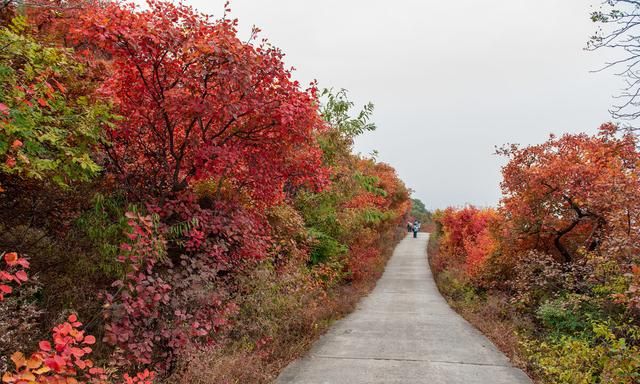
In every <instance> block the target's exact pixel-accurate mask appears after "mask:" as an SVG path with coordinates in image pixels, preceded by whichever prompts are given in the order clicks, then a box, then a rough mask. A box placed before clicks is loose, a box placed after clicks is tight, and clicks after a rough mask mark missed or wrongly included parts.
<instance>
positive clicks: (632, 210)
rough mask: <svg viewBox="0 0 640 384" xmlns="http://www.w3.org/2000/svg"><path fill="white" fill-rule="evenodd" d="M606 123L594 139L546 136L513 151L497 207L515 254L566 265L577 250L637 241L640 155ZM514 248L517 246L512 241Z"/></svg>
mask: <svg viewBox="0 0 640 384" xmlns="http://www.w3.org/2000/svg"><path fill="white" fill-rule="evenodd" d="M617 133H618V132H617V129H616V127H615V126H614V125H612V124H605V125H603V126H602V127H601V128H600V132H599V133H598V134H597V135H595V136H589V135H586V134H576V135H564V136H562V137H560V138H555V137H553V136H552V137H551V138H550V139H549V140H548V141H547V142H545V143H543V144H540V145H534V146H530V147H526V148H518V147H515V146H512V147H510V148H505V149H504V150H503V151H502V153H503V154H505V155H507V156H508V157H509V158H510V161H509V163H508V164H507V165H506V166H505V167H504V169H503V176H504V180H503V182H502V191H503V194H504V198H503V199H502V210H503V212H504V214H505V217H506V218H507V220H508V221H509V229H510V230H511V232H512V233H513V235H514V236H515V237H516V239H517V240H518V243H517V244H519V245H517V248H519V249H532V248H537V249H540V250H543V251H547V252H551V253H553V254H555V255H556V256H558V257H559V258H560V259H561V260H562V261H563V262H571V261H573V260H574V259H575V257H576V251H577V250H578V249H579V248H584V249H586V250H589V251H594V250H596V249H598V248H599V247H600V246H601V245H602V244H603V242H605V241H606V242H607V243H610V244H609V245H616V246H619V245H625V244H627V245H629V244H638V242H637V240H638V239H637V236H638V222H639V221H638V220H639V219H640V201H639V200H638V190H639V188H640V173H639V172H638V165H639V162H640V155H639V154H638V151H637V149H636V145H637V141H636V138H635V137H634V136H633V135H630V134H625V135H621V136H620V135H618V134H617ZM512 244H514V245H515V244H516V243H512Z"/></svg>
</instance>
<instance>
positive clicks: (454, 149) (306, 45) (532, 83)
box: [186, 0, 621, 208]
mask: <svg viewBox="0 0 640 384" xmlns="http://www.w3.org/2000/svg"><path fill="white" fill-rule="evenodd" d="M186 1H187V3H189V4H192V5H194V6H195V7H196V8H198V9H199V10H201V11H203V12H206V13H210V14H214V15H220V14H221V12H222V9H223V4H224V0H186ZM598 4H599V1H598V0H484V1H478V0H458V1H444V0H438V1H436V0H421V1H419V0H395V1H388V0H386V1H378V0H323V1H317V0H316V1H311V0H234V1H232V2H231V9H232V17H236V18H238V19H239V22H240V31H241V37H242V38H246V37H248V34H249V33H248V31H249V30H250V28H251V26H252V25H254V24H255V25H256V26H258V27H259V28H261V29H262V31H263V32H262V36H263V37H266V38H268V39H269V40H270V41H271V42H272V43H273V44H274V45H276V46H278V47H280V48H281V49H282V50H283V51H284V52H285V54H286V57H285V60H286V63H287V65H289V66H293V67H295V68H296V72H295V75H294V76H295V77H296V78H297V79H299V80H300V81H302V82H303V83H305V84H306V83H308V82H310V81H311V80H313V79H317V80H318V81H319V84H320V86H321V87H334V88H346V89H348V90H349V93H350V96H351V99H352V100H354V101H355V102H356V103H357V104H360V105H361V104H364V103H365V102H367V101H372V102H373V103H374V104H375V106H376V110H375V115H374V120H375V122H376V124H377V125H378V130H377V131H376V132H374V133H369V134H366V135H365V136H364V137H362V138H360V139H359V140H358V141H357V143H356V150H357V151H359V152H361V153H370V152H371V151H372V150H374V149H375V150H378V152H379V159H380V160H381V161H385V162H388V163H390V164H391V165H392V166H394V167H395V168H396V169H397V170H398V173H399V174H400V176H401V178H402V179H403V180H404V181H405V182H406V184H407V185H408V186H409V187H410V188H412V189H413V190H414V191H415V192H414V196H416V197H418V198H420V199H421V200H422V201H424V202H425V204H426V206H427V207H430V208H439V207H446V206H448V205H462V204H465V203H472V204H476V205H495V204H497V202H498V200H499V197H500V190H499V182H500V167H501V165H502V163H503V161H502V160H501V159H500V158H498V157H496V156H495V155H493V152H494V148H495V146H496V145H498V146H499V145H502V144H505V143H520V144H530V143H539V142H542V141H544V140H545V139H546V138H547V137H548V135H549V133H552V132H553V133H556V134H561V133H564V132H578V131H587V132H594V131H595V130H596V129H597V127H598V126H599V124H600V123H602V122H604V121H608V120H609V114H608V112H607V110H608V108H609V107H610V105H611V104H612V99H611V96H612V95H613V94H615V93H616V91H617V90H618V89H619V88H620V86H621V83H620V80H619V79H617V78H616V77H615V76H613V74H612V73H610V72H608V73H597V74H594V73H590V71H591V70H594V69H598V68H599V67H600V66H601V65H602V64H603V63H604V61H605V60H606V56H604V55H603V54H605V55H606V54H608V53H605V52H603V53H601V54H599V53H591V52H585V51H583V48H584V47H585V43H586V41H587V39H588V37H589V36H590V35H591V34H592V33H593V31H594V30H595V25H594V24H593V23H592V22H591V21H590V20H589V11H590V9H592V8H591V6H592V5H598Z"/></svg>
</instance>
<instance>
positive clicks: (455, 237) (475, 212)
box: [437, 206, 499, 276]
mask: <svg viewBox="0 0 640 384" xmlns="http://www.w3.org/2000/svg"><path fill="white" fill-rule="evenodd" d="M437 220H438V222H439V223H440V224H441V225H442V231H443V232H444V237H443V239H442V242H441V247H442V249H443V253H445V254H447V255H450V256H452V257H454V258H455V259H457V261H459V262H461V263H463V264H464V266H465V270H466V271H467V273H468V274H469V275H472V276H473V275H475V274H476V273H478V272H479V270H480V269H481V268H482V266H483V264H484V262H485V261H486V259H487V257H488V256H489V255H491V254H492V253H493V252H494V251H495V250H496V248H497V244H498V242H497V240H496V239H495V237H494V236H493V234H492V227H493V226H495V225H496V224H497V223H498V222H499V216H498V214H497V212H496V211H495V210H493V209H478V208H476V207H474V206H467V207H465V208H462V209H454V208H447V209H446V210H445V211H444V212H442V214H441V215H440V216H439V217H438V218H437ZM454 261H455V260H454Z"/></svg>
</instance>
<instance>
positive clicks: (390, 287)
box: [276, 233, 531, 384]
mask: <svg viewBox="0 0 640 384" xmlns="http://www.w3.org/2000/svg"><path fill="white" fill-rule="evenodd" d="M428 239H429V235H428V234H426V233H420V234H419V237H418V238H417V239H414V238H412V237H411V236H407V237H406V238H405V239H404V240H402V241H401V242H400V244H399V245H398V246H397V248H396V249H395V251H394V254H393V257H392V258H391V260H389V263H388V264H387V268H386V270H385V272H384V275H383V276H382V278H381V279H380V280H379V281H378V284H377V285H376V288H375V289H374V290H373V292H372V293H371V294H370V295H369V296H367V297H366V298H365V299H364V300H362V302H361V303H360V304H359V306H358V308H357V309H356V310H355V311H354V312H353V313H352V314H351V315H349V316H347V317H346V318H344V319H342V320H340V321H338V322H337V323H336V324H335V325H334V326H333V327H332V328H331V329H330V330H329V332H327V334H326V335H324V336H323V337H322V338H321V339H320V340H319V341H318V342H317V343H316V344H315V345H314V347H313V348H312V350H311V351H310V352H309V354H308V356H306V357H305V358H303V359H300V360H298V361H295V362H293V363H291V365H289V366H288V367H287V368H286V369H285V370H284V372H283V373H282V374H281V375H280V377H279V378H278V379H277V381H276V383H278V384H289V383H296V384H342V383H344V384H347V383H348V384H359V383H367V384H377V383H380V384H382V383H384V384H395V383H398V384H400V383H402V384H408V383H429V384H441V383H442V384H445V383H446V384H458V383H460V384H462V383H464V384H520V383H522V384H525V383H526V384H529V383H531V380H530V379H529V378H528V377H527V376H526V375H525V374H524V373H523V372H522V371H520V370H519V369H516V368H513V367H512V366H511V364H510V363H509V361H508V359H507V358H506V357H505V356H504V355H503V354H502V353H501V352H500V351H498V350H497V349H496V347H495V346H494V345H493V344H491V342H490V341H489V340H488V339H487V338H485V337H484V336H483V335H482V334H481V333H480V332H478V331H477V330H476V329H475V328H473V327H472V326H471V325H470V324H469V323H467V322H466V321H465V320H464V319H462V318H461V317H460V316H459V315H458V314H456V313H455V312H454V311H453V310H452V309H451V308H449V306H448V305H447V302H446V301H445V300H444V298H443V297H442V296H441V295H440V293H439V292H438V289H437V287H436V285H435V283H434V281H433V277H432V275H431V270H430V269H429V265H428V263H427V257H426V248H427V241H428Z"/></svg>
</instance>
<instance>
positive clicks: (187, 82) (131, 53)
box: [53, 0, 324, 204]
mask: <svg viewBox="0 0 640 384" xmlns="http://www.w3.org/2000/svg"><path fill="white" fill-rule="evenodd" d="M78 17H79V20H73V23H72V24H71V25H67V24H65V23H68V22H69V19H66V18H64V17H63V18H60V19H59V22H60V23H61V25H59V26H57V27H56V28H58V29H66V30H68V36H67V39H68V40H67V43H68V44H72V45H74V46H75V47H76V49H78V50H79V51H82V50H85V51H92V52H94V54H93V55H92V57H95V56H96V55H98V57H100V56H102V57H105V58H106V59H105V60H106V62H107V68H108V71H107V72H106V73H105V79H104V84H103V85H102V87H101V89H100V91H101V92H102V93H103V94H104V95H105V96H107V97H109V98H110V99H111V100H113V101H114V103H115V112H117V113H118V114H120V115H121V116H122V117H123V119H122V120H121V121H120V122H118V123H117V124H116V125H115V126H114V127H113V128H112V129H109V130H108V132H107V136H108V140H109V142H110V144H109V145H108V146H107V148H106V152H107V154H108V157H109V159H110V162H109V167H110V169H111V170H112V171H113V172H115V173H117V174H118V175H119V176H120V177H121V180H122V181H123V182H124V184H125V186H126V187H127V188H128V189H129V191H131V192H135V193H137V194H138V196H141V194H144V196H149V195H151V196H157V197H167V196H170V195H172V194H174V193H176V192H179V191H182V190H184V189H185V188H187V187H188V186H189V185H190V183H191V182H192V181H195V180H203V179H205V180H210V179H213V180H216V181H219V182H221V183H222V182H228V183H231V184H232V185H233V186H234V187H235V188H236V189H237V190H242V191H245V192H246V193H248V194H249V195H250V196H251V197H252V198H253V199H254V202H263V203H267V204H268V203H271V202H275V201H278V200H279V199H281V198H282V197H283V189H284V187H285V185H301V184H308V185H311V186H313V187H317V186H319V185H322V184H323V182H324V172H323V170H322V167H321V152H320V150H319V148H318V147H317V145H316V143H315V138H314V135H315V133H316V132H317V131H318V130H322V129H323V122H322V120H321V119H320V117H319V114H318V111H317V102H316V90H315V88H314V87H312V88H310V89H309V90H307V91H302V90H301V89H300V86H299V84H298V83H297V82H296V81H293V80H292V79H291V73H290V72H289V71H288V70H287V69H286V68H285V67H284V64H283V62H282V57H283V54H282V53H281V51H280V50H278V49H276V48H273V47H271V46H270V45H268V44H267V43H266V42H263V43H262V44H261V45H259V46H254V45H252V44H249V43H244V42H242V41H240V40H239V39H238V37H237V36H236V22H235V21H232V20H228V19H221V20H212V19H210V18H208V17H207V16H204V15H201V14H198V13H196V11H194V10H193V9H192V8H190V7H188V6H186V5H183V4H177V5H176V4H172V3H170V2H164V1H155V0H150V1H149V2H148V6H147V8H146V9H144V10H140V9H136V8H135V7H134V6H133V5H122V4H119V3H111V2H109V3H98V2H96V3H92V4H89V5H86V9H85V10H84V11H83V12H82V13H80V14H78ZM55 23H56V21H54V22H53V25H54V26H55V25H56V24H55Z"/></svg>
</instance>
